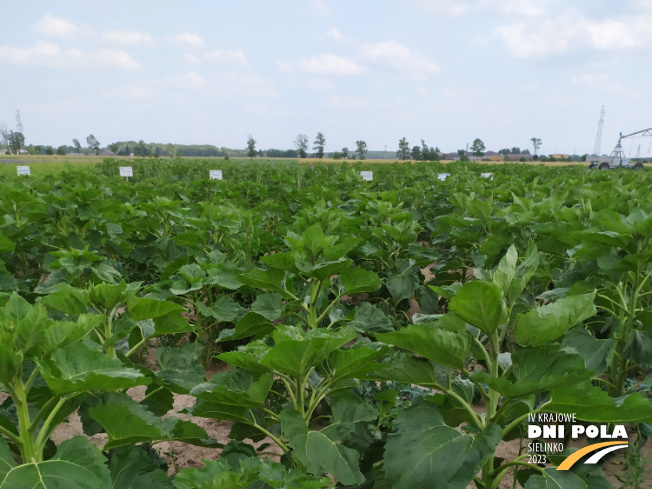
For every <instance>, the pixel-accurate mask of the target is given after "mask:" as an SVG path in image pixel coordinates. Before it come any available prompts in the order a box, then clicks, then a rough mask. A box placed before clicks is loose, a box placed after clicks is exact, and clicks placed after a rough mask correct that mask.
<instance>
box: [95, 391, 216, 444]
mask: <svg viewBox="0 0 652 489" xmlns="http://www.w3.org/2000/svg"><path fill="white" fill-rule="evenodd" d="M102 401H103V402H101V403H99V404H97V405H95V406H93V407H92V408H90V409H89V410H88V412H89V414H90V416H91V417H92V418H93V419H94V420H95V421H97V422H98V423H100V424H101V425H102V426H103V427H104V429H105V431H106V433H107V434H108V435H109V439H108V441H107V442H106V444H105V445H104V449H105V450H110V449H112V448H116V447H121V446H125V445H132V444H134V443H141V442H145V441H147V442H152V443H155V442H160V441H169V440H181V441H185V442H187V443H195V444H202V443H203V442H202V440H207V438H208V435H207V434H206V431H204V430H203V429H202V428H200V427H199V426H197V425H196V424H194V423H192V422H190V421H184V420H181V419H179V418H175V417H172V416H170V417H166V418H159V417H158V416H155V415H154V414H152V413H151V412H149V411H148V410H147V409H146V408H145V406H143V405H142V404H139V403H138V402H136V401H134V400H133V399H132V398H131V397H129V396H128V395H126V394H113V393H111V394H107V395H106V396H105V397H104V399H103V400H102Z"/></svg>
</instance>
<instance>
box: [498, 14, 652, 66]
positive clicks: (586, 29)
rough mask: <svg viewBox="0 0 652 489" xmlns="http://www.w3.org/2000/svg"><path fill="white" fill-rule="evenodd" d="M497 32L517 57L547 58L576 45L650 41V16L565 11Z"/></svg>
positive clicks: (617, 46)
mask: <svg viewBox="0 0 652 489" xmlns="http://www.w3.org/2000/svg"><path fill="white" fill-rule="evenodd" d="M494 36H495V37H497V38H498V39H500V40H501V41H503V42H504V43H505V45H506V46H507V48H508V50H509V51H510V53H511V54H512V55H514V56H515V57H517V58H545V57H547V56H550V55H553V54H559V53H564V52H567V51H570V50H572V49H578V48H592V49H598V50H613V51H617V50H623V49H632V48H637V47H641V46H644V45H646V44H648V43H649V42H650V40H651V39H652V35H651V33H650V30H649V19H647V20H646V19H642V18H639V19H637V20H635V21H632V22H627V21H625V20H616V19H607V20H594V19H586V18H582V17H580V16H578V15H576V14H571V13H565V14H561V15H559V16H557V17H555V18H549V19H545V20H543V21H540V22H537V24H536V25H530V24H526V23H524V22H518V23H514V24H510V25H506V26H502V27H499V28H497V29H495V30H494Z"/></svg>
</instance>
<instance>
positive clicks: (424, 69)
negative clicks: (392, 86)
mask: <svg viewBox="0 0 652 489" xmlns="http://www.w3.org/2000/svg"><path fill="white" fill-rule="evenodd" d="M361 52H362V56H364V57H365V58H367V59H369V60H372V61H374V62H376V63H378V64H380V65H382V66H387V67H389V68H392V69H394V70H398V71H405V72H411V73H414V74H417V75H422V74H426V73H435V72H436V71H438V70H439V67H438V66H437V65H436V64H435V63H433V62H432V61H430V60H429V59H427V58H424V57H423V56H420V55H418V54H416V53H413V52H411V51H410V50H409V49H408V48H407V47H406V46H404V45H403V44H401V43H400V42H397V41H384V42H374V43H369V44H365V45H364V46H362V50H361Z"/></svg>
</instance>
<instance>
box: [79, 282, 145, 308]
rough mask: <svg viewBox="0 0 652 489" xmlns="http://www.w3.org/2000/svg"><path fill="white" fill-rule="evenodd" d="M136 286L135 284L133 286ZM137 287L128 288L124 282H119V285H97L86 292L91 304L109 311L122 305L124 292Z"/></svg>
mask: <svg viewBox="0 0 652 489" xmlns="http://www.w3.org/2000/svg"><path fill="white" fill-rule="evenodd" d="M133 285H137V284H133ZM135 288H137V287H135V286H134V287H129V286H127V283H126V282H125V281H122V282H120V283H119V284H116V285H113V284H99V285H94V286H92V287H91V288H90V290H89V292H88V298H89V299H90V300H91V302H93V304H95V305H97V306H99V307H100V308H104V309H111V308H112V307H114V306H116V305H117V304H119V303H124V300H125V292H127V290H129V289H135Z"/></svg>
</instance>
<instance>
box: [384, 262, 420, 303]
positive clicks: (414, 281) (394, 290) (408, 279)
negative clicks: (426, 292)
mask: <svg viewBox="0 0 652 489" xmlns="http://www.w3.org/2000/svg"><path fill="white" fill-rule="evenodd" d="M420 283H421V279H420V277H419V269H418V268H417V267H410V268H407V269H406V270H403V271H401V272H400V273H389V274H388V275H387V283H386V284H385V285H386V286H387V290H389V293H390V294H392V298H393V299H394V300H395V301H400V300H402V299H409V298H410V297H412V295H413V294H414V291H415V290H417V287H419V284H420Z"/></svg>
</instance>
